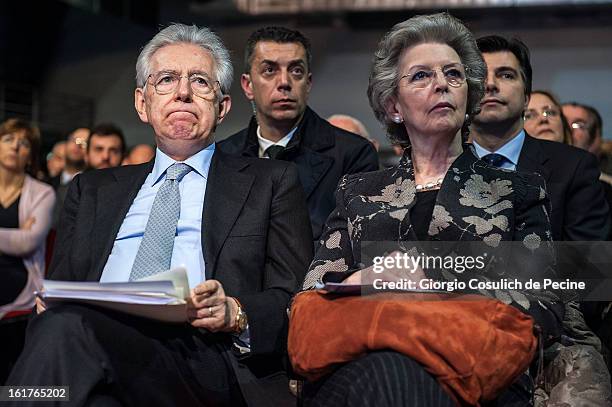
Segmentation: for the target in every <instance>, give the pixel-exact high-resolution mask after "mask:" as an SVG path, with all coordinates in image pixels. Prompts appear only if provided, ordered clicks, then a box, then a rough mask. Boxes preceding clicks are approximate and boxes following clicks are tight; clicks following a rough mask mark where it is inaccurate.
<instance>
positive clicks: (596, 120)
mask: <svg viewBox="0 0 612 407" xmlns="http://www.w3.org/2000/svg"><path fill="white" fill-rule="evenodd" d="M566 105H569V106H574V107H580V108H582V109H584V110H586V111H587V113H588V114H589V116H590V117H591V123H587V124H588V130H589V139H590V140H591V141H593V140H595V137H597V135H598V134H599V135H600V136H601V135H602V131H603V120H602V118H601V115H600V114H599V112H598V111H597V109H595V108H594V107H593V106H589V105H583V104H582V103H578V102H568V103H563V106H566Z"/></svg>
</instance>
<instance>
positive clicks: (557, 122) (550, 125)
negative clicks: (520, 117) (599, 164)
mask: <svg viewBox="0 0 612 407" xmlns="http://www.w3.org/2000/svg"><path fill="white" fill-rule="evenodd" d="M524 118H525V130H526V131H527V133H528V134H529V135H530V136H532V137H535V138H539V139H542V140H550V141H556V142H559V143H565V144H570V145H571V144H572V132H571V130H570V127H569V124H568V123H567V120H566V119H565V116H563V114H562V112H561V104H560V103H559V101H558V100H557V98H555V97H554V96H553V95H552V94H551V93H550V92H547V91H544V90H534V91H533V92H531V96H530V98H529V105H527V110H525V114H524Z"/></svg>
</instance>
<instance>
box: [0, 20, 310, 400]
mask: <svg viewBox="0 0 612 407" xmlns="http://www.w3.org/2000/svg"><path fill="white" fill-rule="evenodd" d="M136 70H137V77H136V79H137V86H138V87H137V89H136V91H135V105H136V110H137V111H138V115H139V117H140V119H141V120H142V121H143V122H145V123H149V124H150V125H151V126H152V128H153V130H154V133H155V142H156V144H157V146H158V149H157V151H156V154H155V159H154V161H152V162H149V163H146V164H142V165H136V166H127V167H118V168H110V169H105V170H98V171H90V172H87V173H83V174H81V175H78V176H77V177H76V178H75V180H74V181H73V182H72V184H71V186H70V189H69V191H68V194H67V196H66V201H65V204H64V210H63V213H62V216H61V222H60V229H59V232H58V244H57V246H56V250H55V253H54V257H53V263H52V265H51V268H50V271H49V274H50V278H52V279H58V280H82V281H97V280H100V281H103V282H111V281H116V282H120V281H128V280H135V279H138V278H141V277H143V276H147V275H149V274H151V273H155V272H159V271H162V270H164V269H167V268H169V267H173V266H176V265H179V264H184V265H185V266H186V267H187V270H188V279H189V285H190V287H191V297H190V308H189V323H185V324H182V325H181V324H179V325H173V324H164V323H157V322H152V321H149V320H145V319H140V318H137V317H132V316H127V315H124V314H120V313H114V312H110V311H104V310H100V309H96V308H93V307H87V306H84V305H60V306H56V307H51V308H49V309H47V310H46V311H44V312H40V313H39V315H37V316H36V317H35V318H34V319H33V320H32V322H31V324H30V326H29V328H28V339H27V344H26V346H25V350H24V352H23V354H22V355H21V357H20V359H19V361H18V363H17V365H16V367H15V369H14V370H13V372H12V374H11V377H10V379H9V383H10V384H11V385H16V384H22V385H35V384H36V385H51V384H53V385H67V386H70V405H75V406H76V405H79V406H80V405H102V406H112V405H123V406H143V405H156V406H188V405H189V406H197V405H203V406H212V405H214V406H217V405H219V406H221V405H232V406H234V405H243V404H245V402H248V403H249V404H251V403H252V402H254V401H258V400H259V401H261V400H265V401H267V402H272V403H275V402H276V401H275V397H282V395H279V394H278V393H275V392H274V391H270V389H271V388H280V389H281V390H282V391H284V392H286V393H287V394H289V393H288V390H287V381H286V379H285V380H282V378H283V377H284V376H283V375H282V374H278V373H279V371H280V370H281V366H282V365H281V357H282V355H283V353H284V348H285V343H286V328H287V314H286V308H287V304H288V302H289V299H290V297H291V296H292V294H293V293H294V292H295V291H296V290H297V289H298V288H299V287H300V285H301V283H302V279H303V276H304V273H305V270H306V268H307V266H308V263H309V261H310V259H311V256H312V253H311V251H312V249H311V246H312V243H311V238H310V224H309V220H308V212H307V209H306V205H305V198H304V194H303V191H302V188H301V186H300V183H299V180H298V174H297V171H296V170H295V168H294V167H293V165H292V164H289V163H286V162H282V161H272V160H258V159H249V158H243V157H231V156H227V155H225V154H223V153H221V152H220V151H219V150H218V149H216V147H215V143H214V130H215V128H216V127H217V126H218V125H219V124H220V123H221V122H222V121H223V119H224V118H225V116H226V115H227V113H228V112H229V110H230V104H231V100H230V97H229V96H228V92H229V89H230V84H231V79H232V68H231V61H230V59H229V54H228V52H227V50H226V48H225V47H224V46H223V44H222V43H221V41H220V40H219V38H218V37H217V36H216V35H215V34H213V33H212V32H210V31H209V30H208V29H206V28H198V27H196V26H185V25H181V24H174V25H171V26H169V27H167V28H165V29H164V30H162V31H161V32H159V33H158V34H157V35H156V36H155V37H154V38H153V39H152V40H151V41H150V42H149V43H148V44H147V45H146V46H145V47H144V48H143V50H142V52H141V54H140V56H139V58H138V61H137V65H136ZM43 306H44V305H43V304H41V307H40V308H41V309H42V308H43ZM277 385H278V387H275V386H277ZM25 404H27V403H23V404H19V405H25Z"/></svg>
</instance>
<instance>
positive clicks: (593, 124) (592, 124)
mask: <svg viewBox="0 0 612 407" xmlns="http://www.w3.org/2000/svg"><path fill="white" fill-rule="evenodd" d="M562 108H563V115H564V116H565V118H566V119H567V121H568V123H569V125H570V128H571V129H572V144H573V145H575V146H576V147H578V148H582V149H583V150H587V151H588V152H590V153H592V154H595V157H597V159H598V160H599V168H600V169H601V171H602V174H601V175H602V176H601V179H602V181H605V182H607V183H609V184H612V175H611V174H612V159H611V158H610V157H609V156H608V155H607V154H604V153H603V151H602V148H601V147H602V143H603V131H602V129H603V121H602V119H601V115H600V114H599V112H598V111H597V109H595V108H594V107H592V106H588V105H584V104H582V103H576V102H569V103H564V104H563V106H562Z"/></svg>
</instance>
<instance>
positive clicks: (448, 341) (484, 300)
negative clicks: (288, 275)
mask: <svg viewBox="0 0 612 407" xmlns="http://www.w3.org/2000/svg"><path fill="white" fill-rule="evenodd" d="M536 348H537V338H536V336H535V335H534V323H533V319H532V318H531V317H530V316H528V315H526V314H524V313H523V312H521V311H520V310H518V309H515V308H514V307H511V306H509V305H506V304H504V303H502V302H500V301H498V300H495V299H491V298H488V297H484V296H479V295H453V294H449V295H445V294H406V293H380V294H373V295H367V296H333V295H324V294H320V293H318V292H315V291H308V292H303V293H300V294H298V295H297V296H296V298H295V300H294V302H293V305H292V307H291V315H290V325H289V340H288V351H289V357H290V359H291V363H292V365H293V368H294V370H295V372H296V373H298V374H300V375H302V376H303V377H305V378H307V379H308V380H311V381H314V380H317V379H320V378H321V377H323V376H325V375H327V374H329V373H331V372H333V370H334V369H335V368H336V367H338V366H339V365H341V364H344V363H347V362H349V361H352V360H355V359H358V358H359V357H361V356H363V355H365V354H366V353H368V352H371V351H376V350H382V349H391V350H395V351H397V352H400V353H402V354H404V355H407V356H409V357H411V358H412V359H414V360H415V361H417V362H419V363H421V364H422V365H423V366H424V367H425V369H426V370H427V371H428V372H430V373H431V374H432V375H433V376H434V377H436V379H437V380H438V382H439V383H440V385H441V386H442V387H443V388H444V389H445V390H446V391H447V392H448V393H449V394H450V395H451V396H453V397H454V398H455V400H457V402H458V403H459V404H461V405H473V406H478V405H480V403H481V402H485V401H490V400H493V399H495V398H496V397H497V396H498V395H499V394H500V393H501V392H502V391H503V390H504V389H506V388H507V387H509V386H510V385H511V384H512V382H513V381H514V380H515V379H516V378H517V377H518V376H519V375H520V374H522V373H524V372H525V371H526V370H527V368H528V366H529V364H530V363H531V361H532V360H533V357H534V354H535V351H536Z"/></svg>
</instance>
